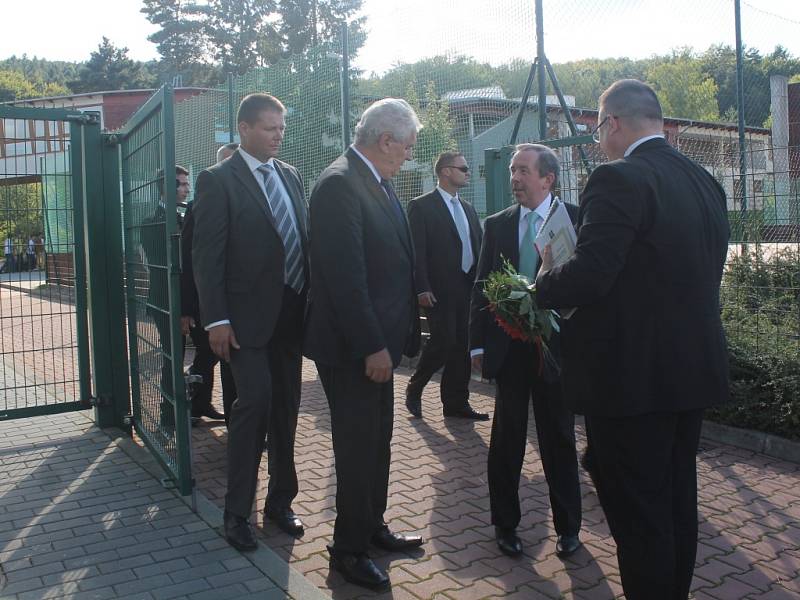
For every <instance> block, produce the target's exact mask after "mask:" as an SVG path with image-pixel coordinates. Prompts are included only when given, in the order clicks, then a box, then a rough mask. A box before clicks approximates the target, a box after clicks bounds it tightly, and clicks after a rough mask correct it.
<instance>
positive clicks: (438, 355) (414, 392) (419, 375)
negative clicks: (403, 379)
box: [407, 275, 472, 410]
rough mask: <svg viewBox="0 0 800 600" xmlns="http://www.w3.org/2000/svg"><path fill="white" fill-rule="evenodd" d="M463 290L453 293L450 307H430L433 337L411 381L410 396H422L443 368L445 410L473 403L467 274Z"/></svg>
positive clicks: (427, 313)
mask: <svg viewBox="0 0 800 600" xmlns="http://www.w3.org/2000/svg"><path fill="white" fill-rule="evenodd" d="M460 284H461V285H462V289H460V290H452V292H453V299H452V301H451V302H449V303H448V304H447V305H446V306H444V305H434V306H433V308H426V309H424V310H425V315H426V317H427V319H428V331H429V333H430V336H429V337H428V340H427V341H426V342H425V346H423V348H422V353H421V354H420V357H419V362H418V363H417V368H416V370H415V371H414V374H413V375H412V376H411V379H409V381H408V391H407V393H408V395H409V396H410V397H412V398H413V397H419V396H420V395H421V394H422V390H423V388H424V387H425V386H426V385H427V384H428V382H429V381H430V380H431V377H433V374H434V373H436V371H438V370H439V369H441V368H442V367H444V370H443V371H442V382H441V386H440V388H439V393H440V396H441V399H442V406H443V408H444V410H458V409H461V408H463V407H464V406H466V405H467V404H468V402H469V378H470V371H471V365H470V357H469V335H468V328H469V296H470V290H471V287H472V284H471V282H470V280H469V278H468V277H467V276H466V275H464V276H463V281H462V282H460Z"/></svg>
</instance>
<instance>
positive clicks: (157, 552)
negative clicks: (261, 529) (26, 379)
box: [0, 413, 327, 600]
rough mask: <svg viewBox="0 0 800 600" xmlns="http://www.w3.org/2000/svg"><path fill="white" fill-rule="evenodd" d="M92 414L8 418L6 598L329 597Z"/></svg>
mask: <svg viewBox="0 0 800 600" xmlns="http://www.w3.org/2000/svg"><path fill="white" fill-rule="evenodd" d="M90 416H91V413H67V414H60V415H51V416H42V417H33V418H29V419H21V420H16V421H3V422H0V598H2V599H4V600H12V599H13V600H29V599H31V600H32V599H43V598H48V599H50V598H53V599H54V598H72V599H94V600H102V599H106V598H115V599H117V598H119V599H122V598H130V599H134V598H135V599H137V600H154V599H156V600H167V599H170V598H180V599H189V598H191V599H193V600H224V599H225V598H235V599H237V600H238V599H242V600H244V599H254V600H255V599H258V600H277V599H282V598H297V599H298V600H299V599H301V598H303V599H305V598H309V599H316V598H323V597H327V595H323V594H322V593H321V592H319V590H317V589H316V587H314V586H313V585H311V584H310V583H309V582H308V581H306V580H305V579H304V578H302V576H300V575H299V574H298V573H297V572H296V571H293V570H292V569H290V568H289V567H288V566H287V565H286V562H285V561H283V560H281V559H279V558H278V557H277V556H275V554H274V553H273V552H272V551H271V550H269V549H267V548H261V549H260V550H259V551H258V552H256V553H252V554H249V555H246V556H245V555H243V554H240V553H239V552H237V551H236V550H234V549H233V548H231V547H230V546H229V545H228V544H227V543H226V542H225V540H224V539H223V538H222V537H221V536H220V533H219V525H220V524H221V513H220V511H219V509H217V508H216V507H215V506H213V505H211V504H210V503H208V502H207V501H206V502H205V503H203V501H202V500H203V499H202V498H201V499H200V503H199V505H198V506H199V510H198V513H195V512H192V510H191V508H190V506H189V505H188V504H187V503H186V502H185V501H184V500H182V499H181V498H180V497H178V496H177V495H176V494H175V493H174V492H173V491H171V490H168V489H165V488H164V487H163V486H162V484H161V481H160V477H161V476H163V473H162V472H160V469H159V467H158V466H157V465H156V464H155V463H154V462H153V461H152V459H151V458H150V457H149V455H148V454H147V453H146V452H145V451H144V450H143V449H142V448H140V447H138V446H136V445H135V444H134V443H133V442H132V440H131V439H130V438H128V437H119V438H112V437H111V436H110V434H112V433H113V430H110V431H103V430H100V429H97V428H96V427H94V426H93V424H92V422H91V421H90V420H89V417H90ZM287 590H288V591H287Z"/></svg>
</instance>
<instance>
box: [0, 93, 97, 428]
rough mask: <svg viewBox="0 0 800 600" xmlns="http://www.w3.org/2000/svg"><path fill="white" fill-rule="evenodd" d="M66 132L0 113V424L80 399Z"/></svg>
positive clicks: (61, 125)
mask: <svg viewBox="0 0 800 600" xmlns="http://www.w3.org/2000/svg"><path fill="white" fill-rule="evenodd" d="M11 110H12V111H13V109H11ZM9 114H10V113H9ZM68 127H69V126H68V125H67V124H66V123H65V122H64V121H55V120H52V121H51V120H42V119H33V118H23V117H20V118H13V117H10V116H7V115H0V239H2V240H3V250H4V252H3V254H4V256H3V264H2V268H1V269H0V272H1V273H2V274H0V362H2V366H1V367H0V418H5V417H9V416H11V415H14V414H20V413H26V414H37V413H38V412H52V411H53V409H54V408H55V409H56V410H57V409H58V407H59V406H61V407H64V406H65V405H67V404H71V403H76V402H79V401H80V399H81V398H80V385H79V369H78V335H77V327H78V324H77V314H76V311H77V310H78V308H77V306H76V294H75V292H76V286H84V288H85V281H79V280H76V268H75V261H76V260H81V257H80V256H77V257H76V247H75V235H74V232H75V228H74V225H75V223H74V218H73V217H74V212H73V197H72V173H71V165H70V155H69V149H70V137H69V129H68Z"/></svg>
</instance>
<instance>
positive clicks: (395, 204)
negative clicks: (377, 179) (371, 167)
mask: <svg viewBox="0 0 800 600" xmlns="http://www.w3.org/2000/svg"><path fill="white" fill-rule="evenodd" d="M381 187H382V188H383V190H384V191H385V192H386V195H387V196H389V203H390V204H391V205H392V209H393V210H394V215H395V216H396V217H397V219H398V220H399V222H400V223H401V224H402V223H405V220H406V218H405V215H403V206H402V205H401V204H400V199H399V198H398V197H397V194H395V193H394V187H393V186H392V182H391V181H389V180H388V179H381Z"/></svg>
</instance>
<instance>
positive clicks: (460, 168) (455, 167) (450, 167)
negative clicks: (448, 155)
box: [445, 165, 469, 173]
mask: <svg viewBox="0 0 800 600" xmlns="http://www.w3.org/2000/svg"><path fill="white" fill-rule="evenodd" d="M445 168H446V169H458V170H459V171H461V172H462V173H469V167H467V166H463V167H457V166H456V165H447V166H446V167H445Z"/></svg>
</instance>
